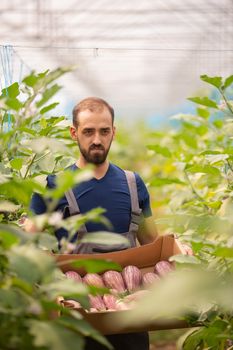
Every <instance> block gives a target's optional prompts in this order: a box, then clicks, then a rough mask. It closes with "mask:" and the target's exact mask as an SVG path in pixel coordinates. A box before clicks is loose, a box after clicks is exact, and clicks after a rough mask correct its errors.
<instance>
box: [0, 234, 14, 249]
mask: <svg viewBox="0 0 233 350" xmlns="http://www.w3.org/2000/svg"><path fill="white" fill-rule="evenodd" d="M17 243H19V238H18V237H16V236H15V235H13V234H12V233H10V232H7V231H1V229H0V245H1V246H2V247H3V248H4V250H5V249H9V248H10V247H11V246H12V245H14V244H17Z"/></svg>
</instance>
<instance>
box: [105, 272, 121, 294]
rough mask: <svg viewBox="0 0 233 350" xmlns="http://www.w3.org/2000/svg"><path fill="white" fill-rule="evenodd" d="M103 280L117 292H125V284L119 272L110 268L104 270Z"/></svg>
mask: <svg viewBox="0 0 233 350" xmlns="http://www.w3.org/2000/svg"><path fill="white" fill-rule="evenodd" d="M103 281H104V284H105V286H106V287H107V288H111V289H115V290H117V292H118V293H124V292H125V285H124V281H123V278H122V276H121V273H120V272H117V271H112V270H110V271H106V272H104V274H103Z"/></svg>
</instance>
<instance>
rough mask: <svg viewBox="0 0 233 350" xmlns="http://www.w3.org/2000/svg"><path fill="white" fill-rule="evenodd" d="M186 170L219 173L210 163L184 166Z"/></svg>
mask: <svg viewBox="0 0 233 350" xmlns="http://www.w3.org/2000/svg"><path fill="white" fill-rule="evenodd" d="M186 171H188V172H189V173H193V174H195V173H204V174H211V175H221V173H220V171H219V169H218V168H215V167H213V166H210V165H198V164H197V165H191V166H186Z"/></svg>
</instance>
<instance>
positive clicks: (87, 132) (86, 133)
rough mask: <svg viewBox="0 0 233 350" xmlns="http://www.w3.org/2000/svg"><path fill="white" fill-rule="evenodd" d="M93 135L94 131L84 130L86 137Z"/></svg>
mask: <svg viewBox="0 0 233 350" xmlns="http://www.w3.org/2000/svg"><path fill="white" fill-rule="evenodd" d="M91 133H92V130H84V134H85V135H91Z"/></svg>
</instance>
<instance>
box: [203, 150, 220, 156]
mask: <svg viewBox="0 0 233 350" xmlns="http://www.w3.org/2000/svg"><path fill="white" fill-rule="evenodd" d="M199 154H200V155H201V156H205V155H206V154H221V152H220V151H214V150H211V149H209V150H206V151H203V152H201V153H199Z"/></svg>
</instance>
